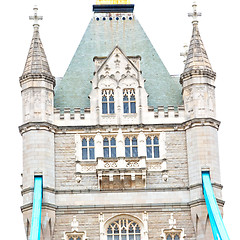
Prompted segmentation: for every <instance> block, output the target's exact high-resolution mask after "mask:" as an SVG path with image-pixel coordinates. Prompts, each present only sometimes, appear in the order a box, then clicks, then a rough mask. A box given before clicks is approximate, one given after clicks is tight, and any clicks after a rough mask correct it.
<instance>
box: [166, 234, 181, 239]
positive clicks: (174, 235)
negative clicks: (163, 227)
mask: <svg viewBox="0 0 240 240" xmlns="http://www.w3.org/2000/svg"><path fill="white" fill-rule="evenodd" d="M167 240H180V234H178V233H177V234H176V233H171V234H168V235H167Z"/></svg>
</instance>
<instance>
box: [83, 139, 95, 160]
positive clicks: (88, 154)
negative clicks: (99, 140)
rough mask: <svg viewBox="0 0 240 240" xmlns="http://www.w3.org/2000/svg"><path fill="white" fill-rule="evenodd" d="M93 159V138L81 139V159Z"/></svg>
mask: <svg viewBox="0 0 240 240" xmlns="http://www.w3.org/2000/svg"><path fill="white" fill-rule="evenodd" d="M87 159H91V160H93V159H95V146H94V139H93V138H90V139H88V138H83V139H82V160H87Z"/></svg>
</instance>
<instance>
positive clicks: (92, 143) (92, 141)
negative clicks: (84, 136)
mask: <svg viewBox="0 0 240 240" xmlns="http://www.w3.org/2000/svg"><path fill="white" fill-rule="evenodd" d="M89 146H94V140H93V139H92V138H91V139H90V141H89Z"/></svg>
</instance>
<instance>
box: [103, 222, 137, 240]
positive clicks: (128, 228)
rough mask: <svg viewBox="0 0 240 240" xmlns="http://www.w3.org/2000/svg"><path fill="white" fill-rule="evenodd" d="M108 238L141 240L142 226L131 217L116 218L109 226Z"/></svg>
mask: <svg viewBox="0 0 240 240" xmlns="http://www.w3.org/2000/svg"><path fill="white" fill-rule="evenodd" d="M107 240H141V228H140V226H139V225H138V224H137V223H136V222H135V221H133V220H130V219H119V220H116V221H114V222H113V223H111V224H110V225H109V226H108V228H107Z"/></svg>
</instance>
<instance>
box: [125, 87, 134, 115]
mask: <svg viewBox="0 0 240 240" xmlns="http://www.w3.org/2000/svg"><path fill="white" fill-rule="evenodd" d="M123 112H124V113H136V96H135V90H134V89H124V90H123Z"/></svg>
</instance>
